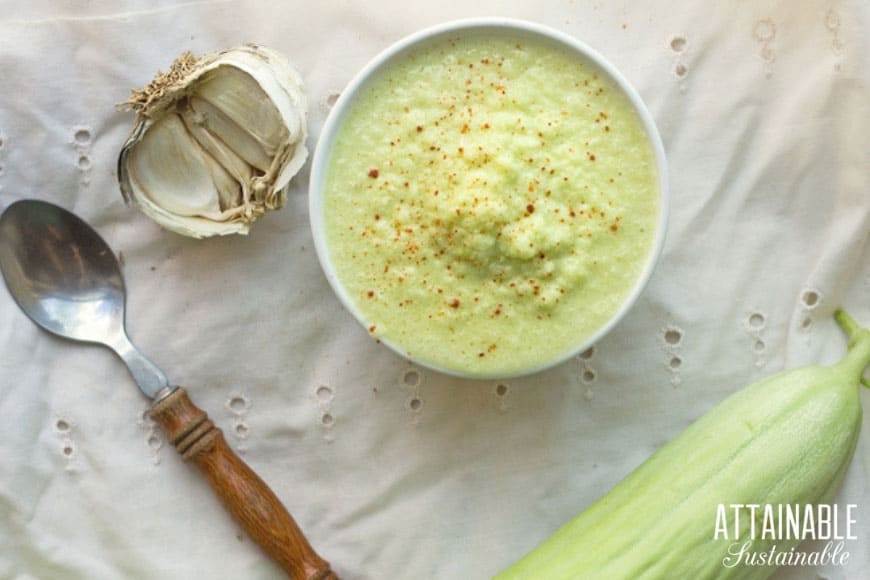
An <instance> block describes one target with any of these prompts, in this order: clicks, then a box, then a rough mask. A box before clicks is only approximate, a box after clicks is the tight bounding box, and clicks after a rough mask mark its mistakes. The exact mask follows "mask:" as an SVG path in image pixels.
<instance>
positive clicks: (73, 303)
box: [0, 200, 170, 399]
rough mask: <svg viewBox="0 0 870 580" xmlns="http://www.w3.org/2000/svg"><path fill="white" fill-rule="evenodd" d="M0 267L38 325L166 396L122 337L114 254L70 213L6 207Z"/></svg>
mask: <svg viewBox="0 0 870 580" xmlns="http://www.w3.org/2000/svg"><path fill="white" fill-rule="evenodd" d="M0 270H2V272H3V277H4V278H5V279H6V285H7V286H8V287H9V291H10V292H11V294H12V297H13V298H14V299H15V301H16V302H17V303H18V306H19V307H20V308H21V309H22V310H23V311H24V312H25V313H26V314H27V316H29V317H30V319H31V320H33V321H34V322H35V323H37V324H38V325H39V326H41V327H42V328H44V329H46V330H48V331H49V332H52V333H54V334H56V335H59V336H62V337H65V338H69V339H72V340H78V341H82V342H91V343H98V344H103V345H105V346H108V347H109V348H111V349H112V350H114V351H115V352H116V353H117V354H118V356H120V357H121V358H122V359H123V360H124V362H125V363H126V364H127V368H128V369H130V373H131V374H132V375H133V378H134V380H135V381H136V384H137V385H139V388H140V389H141V390H142V392H143V393H145V395H147V396H148V397H149V398H151V399H159V398H161V397H162V396H166V395H168V394H169V392H170V389H169V383H168V381H167V379H166V376H165V375H164V374H163V371H161V370H160V369H159V368H158V367H157V366H156V365H155V364H154V363H153V362H151V361H150V360H148V359H147V358H146V357H145V356H144V355H143V354H142V353H141V352H139V350H138V349H137V348H136V347H135V346H133V343H132V342H130V339H129V337H128V336H127V331H126V328H125V311H124V305H125V297H126V293H125V290H124V279H123V277H122V276H121V269H120V265H119V264H118V261H117V260H116V259H115V255H114V254H113V253H112V250H111V249H110V248H109V246H108V245H107V244H106V242H105V241H103V239H102V238H101V237H100V236H99V235H97V233H96V232H95V231H94V230H93V229H91V227H90V226H89V225H88V224H87V223H85V222H84V221H82V220H81V219H80V218H79V217H78V216H76V215H75V214H73V213H70V212H68V211H67V210H65V209H63V208H61V207H58V206H56V205H54V204H51V203H47V202H44V201H38V200H21V201H16V202H15V203H13V204H12V205H10V206H9V207H8V208H7V209H6V211H4V212H3V215H2V216H0ZM158 395H159V396H158Z"/></svg>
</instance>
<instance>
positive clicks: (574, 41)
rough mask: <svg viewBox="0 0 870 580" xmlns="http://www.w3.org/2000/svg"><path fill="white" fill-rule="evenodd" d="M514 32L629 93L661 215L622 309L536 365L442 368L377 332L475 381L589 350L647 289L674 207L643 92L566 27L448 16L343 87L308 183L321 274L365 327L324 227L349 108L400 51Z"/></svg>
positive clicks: (525, 371) (390, 49)
mask: <svg viewBox="0 0 870 580" xmlns="http://www.w3.org/2000/svg"><path fill="white" fill-rule="evenodd" d="M500 30H501V31H514V32H520V33H523V34H526V35H529V36H533V37H537V38H539V39H541V40H544V41H549V42H551V43H552V42H555V44H557V45H560V46H562V47H564V48H566V49H569V51H571V52H573V53H576V54H577V55H578V56H579V57H581V58H585V59H586V60H587V61H589V62H590V63H591V64H592V65H594V66H596V67H597V68H599V69H600V70H601V71H602V72H603V73H604V74H606V75H607V76H608V77H609V79H610V81H612V82H613V83H614V84H615V85H616V86H617V87H618V88H619V90H621V91H622V93H623V94H624V95H625V96H626V97H627V98H628V100H629V102H630V104H631V106H632V108H633V109H634V112H635V113H636V114H637V116H638V118H639V120H640V122H641V125H642V127H643V130H644V133H645V134H646V136H647V139H648V142H649V145H650V147H651V148H652V150H653V157H654V160H655V166H656V172H657V176H658V186H659V199H658V203H659V215H658V220H657V222H656V228H657V229H656V233H655V238H654V240H653V244H652V246H651V248H650V250H649V253H648V255H647V258H646V262H645V263H644V266H643V269H642V270H641V272H640V274H639V275H638V277H637V278H636V280H635V282H634V285H633V286H632V288H631V291H630V292H629V293H628V294H626V296H625V298H624V299H623V300H622V302H621V304H620V306H619V308H618V309H617V310H616V311H615V312H614V313H613V315H612V316H611V317H610V318H609V319H608V320H607V322H605V323H604V324H603V325H602V326H601V327H599V328H598V329H597V330H596V331H595V332H593V333H592V334H591V335H588V336H586V337H585V338H584V339H583V340H582V341H578V343H577V344H575V345H574V346H572V347H570V348H569V349H567V350H566V352H564V353H563V354H561V355H559V356H556V357H553V358H551V359H548V360H546V361H543V362H541V363H539V364H537V365H534V366H529V367H524V368H522V369H518V370H514V371H510V372H501V373H499V372H486V373H469V372H465V371H462V370H459V369H454V368H448V367H442V366H440V365H436V364H433V363H430V362H428V361H426V360H425V359H420V358H418V357H416V356H414V355H413V353H412V354H408V352H407V351H406V350H405V349H404V348H402V347H401V346H400V345H398V344H396V343H394V342H393V341H391V340H390V339H389V338H387V337H383V336H379V337H378V339H379V342H381V343H382V344H384V345H385V346H387V347H388V348H389V349H391V350H392V351H393V352H395V353H396V354H398V355H399V356H401V357H402V358H404V359H405V360H407V361H409V362H411V363H412V364H414V365H418V366H420V367H422V368H426V369H429V370H433V371H436V372H439V373H442V374H446V375H450V376H454V377H459V378H464V379H474V380H506V379H513V378H519V377H523V376H528V375H532V374H536V373H539V372H542V371H544V370H547V369H550V368H553V367H556V366H558V365H560V364H562V363H564V362H566V361H568V360H570V359H571V358H572V357H575V356H577V355H578V354H580V353H582V352H584V351H586V350H587V349H588V348H589V347H591V346H592V345H594V344H595V343H597V342H598V341H599V340H601V339H602V338H603V337H604V336H605V335H607V334H608V333H609V332H610V331H611V330H612V329H613V328H614V327H615V326H616V325H617V324H618V323H619V322H621V321H622V320H623V319H624V318H625V315H626V314H627V313H628V312H629V310H631V308H632V307H633V306H634V305H635V304H636V302H637V300H638V298H639V297H640V295H641V294H642V293H643V291H644V290H645V289H646V286H647V285H648V283H649V280H650V278H651V277H652V274H653V271H654V270H655V267H656V265H657V263H658V261H659V258H660V257H661V253H662V249H663V248H664V245H665V238H666V237H667V230H668V215H669V211H670V190H669V182H668V172H667V169H668V167H667V160H666V157H665V150H664V144H663V142H662V139H661V136H660V135H659V132H658V129H657V127H656V124H655V121H654V120H653V117H652V114H651V113H650V112H649V110H648V109H647V107H646V105H645V103H644V102H643V100H642V99H641V97H640V94H639V93H638V92H637V90H636V89H635V88H634V87H633V86H632V85H631V84H630V83H629V82H628V80H627V79H626V78H625V77H624V76H623V75H622V73H621V72H619V70H618V69H617V68H616V67H615V66H614V65H613V64H611V63H610V61H608V60H607V59H606V58H604V57H603V56H602V55H601V54H600V53H599V52H598V51H596V50H595V49H593V48H592V47H591V46H589V45H587V44H586V43H585V42H583V41H582V40H579V39H578V38H576V37H574V36H571V35H570V34H568V33H565V32H562V31H560V30H557V29H555V28H551V27H549V26H546V25H543V24H540V23H537V22H533V21H529V20H522V19H517V18H507V17H474V18H463V19H459V20H450V21H447V22H442V23H440V24H436V25H434V26H429V27H426V28H423V29H420V30H418V31H416V32H414V33H411V34H409V35H407V36H405V37H403V38H401V39H399V40H398V41H396V42H394V43H393V44H391V45H389V46H387V48H385V49H383V50H382V51H381V52H379V53H378V54H377V55H376V56H375V57H373V58H372V59H371V60H369V61H368V62H367V64H366V65H365V66H364V67H363V68H362V69H360V70H359V71H358V72H357V73H356V74H355V75H354V76H353V77H352V78H351V80H350V82H349V83H348V84H347V85H346V86H345V88H344V89H343V90H342V91H341V94H340V95H339V97H338V99H337V100H336V102H335V104H334V105H333V106H332V108H331V110H330V112H329V114H328V115H327V118H326V121H325V122H324V124H323V127H322V128H321V130H320V134H319V136H318V139H317V144H316V146H315V150H314V155H313V157H312V161H311V171H310V177H309V183H308V214H309V226H310V228H311V233H312V236H313V240H314V248H315V253H316V254H317V259H318V261H319V262H320V266H321V268H322V270H323V273H324V274H325V276H326V279H327V281H328V282H329V285H330V287H331V288H332V290H333V292H334V293H335V295H336V296H337V297H338V299H339V301H340V302H341V304H342V305H343V306H344V307H345V308H346V309H347V310H348V312H350V313H351V315H352V316H353V317H354V318H355V319H356V321H357V322H358V323H359V324H360V325H362V327H363V328H367V321H366V319H365V317H364V316H363V314H362V312H361V311H360V310H359V309H358V308H357V306H356V304H355V303H354V302H353V300H351V298H350V296H349V295H348V293H347V291H346V290H345V288H344V286H343V284H342V283H341V280H340V279H339V277H338V274H337V273H336V271H335V268H334V265H333V263H332V260H331V259H330V257H329V250H328V244H327V242H326V234H325V231H324V230H325V228H324V224H323V203H322V202H323V192H324V186H325V179H326V173H327V171H326V170H327V165H328V162H329V159H330V153H331V151H332V148H333V145H334V143H335V137H336V135H337V133H338V131H339V129H340V128H341V124H342V122H343V121H344V119H345V117H346V116H347V113H348V111H349V110H350V108H351V106H352V105H353V103H354V100H355V98H356V96H357V95H358V93H359V92H360V90H361V89H362V88H364V86H365V84H366V83H367V82H368V81H369V79H371V78H372V77H373V76H374V75H375V74H376V73H377V72H379V71H380V70H382V69H383V68H384V67H385V66H388V65H389V63H390V62H391V61H392V60H393V59H395V58H401V56H402V55H403V54H404V53H406V52H407V51H408V50H410V49H411V48H413V47H416V46H418V45H421V44H424V43H427V42H434V41H435V40H436V39H438V38H440V37H443V36H448V35H451V34H455V33H458V32H463V31H465V32H469V31H473V32H478V31H495V32H497V31H500Z"/></svg>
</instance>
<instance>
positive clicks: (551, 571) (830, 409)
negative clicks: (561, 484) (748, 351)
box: [496, 311, 870, 580]
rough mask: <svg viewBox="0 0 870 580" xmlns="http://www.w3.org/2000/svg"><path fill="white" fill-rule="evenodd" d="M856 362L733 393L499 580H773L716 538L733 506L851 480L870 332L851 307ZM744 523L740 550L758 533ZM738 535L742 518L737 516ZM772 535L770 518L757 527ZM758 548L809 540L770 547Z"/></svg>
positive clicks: (809, 495)
mask: <svg viewBox="0 0 870 580" xmlns="http://www.w3.org/2000/svg"><path fill="white" fill-rule="evenodd" d="M836 318H837V321H838V322H839V323H840V325H841V326H842V327H843V329H844V330H845V331H846V333H847V334H848V336H849V351H848V354H847V355H846V356H845V358H843V359H842V360H841V361H840V362H839V363H837V364H835V365H832V366H827V367H823V366H807V367H802V368H797V369H793V370H789V371H785V372H781V373H778V374H776V375H773V376H771V377H768V378H766V379H763V380H761V381H759V382H756V383H753V384H752V385H750V386H748V387H746V388H744V389H742V390H740V391H738V392H737V393H735V394H734V395H732V396H730V397H729V398H727V399H726V400H724V401H723V402H722V403H720V404H719V405H718V406H716V407H715V408H714V409H712V410H711V411H710V412H708V413H707V414H706V415H704V416H703V417H701V418H700V419H699V420H698V421H696V422H695V423H694V424H692V425H691V426H689V427H688V428H687V429H686V430H685V431H683V432H682V433H681V434H680V435H679V436H677V437H676V439H674V440H673V441H671V442H670V443H668V444H667V445H665V446H664V447H662V448H661V449H659V450H658V451H657V452H656V453H655V454H654V455H652V456H651V457H650V458H649V459H648V460H647V461H646V462H644V463H643V464H642V465H641V466H640V467H638V468H637V469H636V470H635V471H633V472H632V473H631V474H629V475H628V476H627V477H626V478H625V479H624V480H622V481H621V482H620V483H619V484H617V485H616V487H614V488H613V489H612V490H611V491H609V492H608V493H607V494H606V495H605V496H603V497H602V498H600V499H599V500H598V501H596V502H595V503H593V504H592V505H591V506H590V507H589V508H587V509H586V510H585V511H584V512H582V513H581V514H580V515H578V516H577V517H576V518H574V519H573V520H571V521H570V522H568V523H567V524H566V525H564V526H563V527H562V528H561V529H559V530H558V531H557V532H556V533H555V534H553V535H552V536H551V537H550V538H548V539H547V540H546V541H544V542H543V543H542V544H541V545H539V546H538V547H537V548H535V549H534V550H533V551H532V552H530V553H529V554H527V555H526V556H525V557H524V558H522V559H521V560H519V561H518V562H516V563H515V564H513V565H512V566H510V567H509V568H507V569H506V570H504V571H502V572H501V573H499V574H498V575H497V576H496V578H497V579H498V580H511V579H518V578H523V579H538V578H540V579H542V580H544V579H545V580H560V579H565V580H583V579H587V578H588V579H598V578H601V579H607V580H640V579H691V580H703V579H707V578H739V579H741V580H743V579H753V578H767V577H768V576H770V575H771V574H772V573H773V572H774V571H775V570H776V567H775V566H744V565H738V566H735V567H733V568H728V567H726V566H724V565H723V559H724V558H726V556H728V550H729V549H731V550H733V549H734V548H732V547H731V546H732V544H733V543H734V541H733V539H731V540H727V539H723V538H722V536H721V535H720V536H719V538H718V539H714V531H715V525H716V521H717V520H716V516H717V507H718V506H719V505H720V504H722V505H725V506H730V505H733V504H744V505H747V504H761V505H764V504H772V505H779V504H791V505H794V504H801V505H805V504H816V505H817V504H820V503H827V502H829V501H830V500H831V498H832V496H833V495H834V493H835V492H836V490H837V488H838V486H839V484H840V482H841V480H842V478H843V475H844V474H845V472H846V470H847V468H848V466H849V462H850V461H851V459H852V454H853V453H854V450H855V445H856V443H857V439H858V432H859V429H860V426H861V401H860V393H859V391H860V389H859V383H864V384H865V385H866V386H870V384H868V382H867V380H866V379H863V378H862V375H863V373H864V369H865V368H866V367H867V365H868V364H870V331H868V330H867V329H865V328H861V327H860V326H859V325H858V324H857V323H856V322H855V321H854V320H852V319H851V318H850V317H849V316H848V315H847V314H846V313H844V312H843V311H838V312H837V314H836ZM743 516H744V517H742V518H741V521H740V524H741V525H740V526H739V531H740V542H739V543H740V544H743V543H744V540H748V539H749V536H750V529H749V526H750V522H749V517H747V514H745V513H744V514H743ZM728 525H729V527H730V528H731V529H730V531H731V534H732V538H733V534H734V530H733V522H732V521H730V520H729V524H728ZM757 525H758V526H759V528H758V529H760V522H758V523H757ZM760 535H761V534H759V533H758V532H756V539H755V540H753V541H752V543H751V546H750V547H749V551H752V552H767V551H769V550H770V548H771V546H773V545H774V544H775V545H776V549H777V550H778V551H784V552H788V551H789V550H790V549H791V548H793V547H794V546H796V545H797V544H799V540H791V541H788V540H785V541H780V539H779V538H777V539H770V538H766V539H763V540H762V539H761V537H760Z"/></svg>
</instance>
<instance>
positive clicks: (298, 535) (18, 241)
mask: <svg viewBox="0 0 870 580" xmlns="http://www.w3.org/2000/svg"><path fill="white" fill-rule="evenodd" d="M0 271H2V273H3V278H4V279H5V280H6V285H7V287H8V288H9V291H10V293H11V294H12V297H13V298H14V299H15V302H17V303H18V306H19V307H20V308H21V310H23V311H24V313H25V314H27V316H29V317H30V319H31V320H33V321H34V322H35V323H36V324H38V325H39V326H41V327H42V328H44V329H45V330H47V331H49V332H51V333H54V334H56V335H59V336H62V337H65V338H69V339H72V340H76V341H81V342H88V343H96V344H102V345H105V346H107V347H109V348H110V349H112V350H113V351H115V353H117V354H118V356H120V357H121V359H123V361H124V362H125V363H126V365H127V368H128V369H130V374H131V375H133V379H134V381H135V382H136V384H137V385H139V389H140V390H141V391H142V392H143V393H144V394H145V395H146V396H147V397H148V398H149V399H151V400H152V406H151V408H150V410H149V415H150V416H151V418H152V419H154V421H155V422H156V423H157V424H159V425H160V427H161V428H162V429H163V431H164V433H166V437H167V439H168V440H169V441H170V442H171V443H172V444H173V445H175V448H176V449H177V450H178V452H179V453H180V454H181V456H182V458H183V459H184V460H186V461H188V460H189V461H192V462H193V463H194V464H195V465H197V467H199V469H200V471H201V472H202V473H203V475H204V476H205V478H206V480H207V481H208V483H209V484H210V485H211V487H212V490H213V491H214V492H215V494H216V495H217V496H218V498H219V499H220V500H221V503H222V504H223V505H224V507H225V508H226V509H227V511H229V512H230V514H231V515H232V516H233V517H234V518H235V519H236V520H237V521H238V523H239V524H240V525H241V526H242V527H243V528H244V529H245V531H246V532H248V534H249V535H250V536H251V537H252V538H253V539H254V541H256V542H257V544H259V545H260V546H261V547H262V548H263V549H264V550H265V552H266V553H267V554H268V555H269V556H270V557H271V558H272V559H273V560H275V561H276V562H277V563H278V565H279V566H281V568H282V569H283V570H284V571H285V572H287V573H288V574H290V575H291V577H293V578H304V579H310V580H314V579H318V580H320V579H337V576H336V575H335V573H334V572H332V570H331V569H330V566H329V563H328V562H326V561H325V560H323V559H322V558H321V557H320V556H318V555H317V553H316V552H315V551H314V550H313V549H312V548H311V545H310V544H309V543H308V540H307V539H306V538H305V536H304V535H303V534H302V531H301V530H300V529H299V527H298V526H297V524H296V522H295V521H294V520H293V517H292V516H291V515H290V513H289V512H288V511H287V509H286V508H285V507H284V506H283V505H282V504H281V501H280V500H279V499H278V498H277V496H276V495H275V493H274V492H273V491H272V490H271V489H269V487H268V486H267V485H266V484H265V483H264V482H263V480H262V479H260V477H259V476H257V474H256V473H254V471H253V470H252V469H251V468H250V467H248V465H247V464H245V463H244V462H243V461H242V460H241V459H240V458H239V457H238V456H237V455H236V454H235V453H234V452H233V451H232V449H230V447H229V446H228V445H227V444H226V441H225V440H224V437H223V433H222V432H221V430H220V429H218V428H217V427H215V426H214V423H212V422H211V420H209V418H208V416H207V415H206V413H205V412H204V411H202V410H201V409H199V408H198V407H197V406H196V405H194V404H193V403H192V402H191V400H190V398H189V397H188V395H187V391H186V390H185V389H184V388H182V387H175V386H170V384H169V382H168V381H167V379H166V375H165V374H164V373H163V371H161V370H160V369H159V368H158V367H157V366H156V365H155V364H154V363H153V362H151V361H150V360H148V359H147V358H146V357H145V356H144V355H143V354H142V353H140V352H139V351H138V350H137V349H136V347H135V346H133V343H132V342H130V339H129V338H128V337H127V332H126V330H125V325H124V318H125V317H124V304H125V290H124V280H123V278H122V276H121V269H120V266H119V264H118V262H117V260H116V259H115V255H114V254H113V253H112V250H111V249H110V248H109V246H108V245H107V244H106V242H105V241H103V239H102V238H101V237H100V236H99V234H97V232H96V231H94V230H93V229H92V228H91V227H90V226H89V225H88V224H87V223H85V222H84V221H82V220H81V219H80V218H78V217H77V216H76V215H74V214H72V213H70V212H68V211H67V210H65V209H63V208H61V207H58V206H56V205H54V204H51V203H47V202H44V201H37V200H21V201H16V202H15V203H13V204H11V205H10V206H9V207H8V208H6V211H4V212H3V214H2V215H0Z"/></svg>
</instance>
